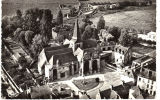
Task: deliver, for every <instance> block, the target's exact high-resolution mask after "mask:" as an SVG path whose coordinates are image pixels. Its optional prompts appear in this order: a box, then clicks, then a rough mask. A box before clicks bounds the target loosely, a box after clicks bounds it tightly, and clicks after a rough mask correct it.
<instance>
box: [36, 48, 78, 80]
mask: <svg viewBox="0 0 160 100" xmlns="http://www.w3.org/2000/svg"><path fill="white" fill-rule="evenodd" d="M68 46H69V45H64V46H57V47H48V48H44V49H43V50H42V52H41V53H40V55H39V57H38V72H39V74H41V75H43V74H44V75H45V77H46V78H48V79H49V80H50V81H53V80H55V79H61V78H67V77H68V76H71V75H74V74H77V73H78V71H79V64H78V61H77V58H76V57H75V56H74V55H73V51H72V49H71V48H67V47H68Z"/></svg>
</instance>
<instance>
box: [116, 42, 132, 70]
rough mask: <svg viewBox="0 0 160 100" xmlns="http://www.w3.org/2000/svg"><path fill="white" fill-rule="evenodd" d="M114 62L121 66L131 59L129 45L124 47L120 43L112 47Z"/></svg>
mask: <svg viewBox="0 0 160 100" xmlns="http://www.w3.org/2000/svg"><path fill="white" fill-rule="evenodd" d="M114 57H115V64H116V65H117V66H118V67H123V66H124V65H127V64H128V63H130V61H131V57H132V52H131V48H130V47H124V46H122V45H115V48H114Z"/></svg>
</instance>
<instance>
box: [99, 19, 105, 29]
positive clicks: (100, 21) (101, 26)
mask: <svg viewBox="0 0 160 100" xmlns="http://www.w3.org/2000/svg"><path fill="white" fill-rule="evenodd" d="M104 28H105V20H104V17H103V16H101V17H100V19H99V21H98V23H97V29H98V31H100V30H101V29H104Z"/></svg>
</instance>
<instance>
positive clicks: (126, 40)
mask: <svg viewBox="0 0 160 100" xmlns="http://www.w3.org/2000/svg"><path fill="white" fill-rule="evenodd" d="M119 43H120V44H121V45H123V46H132V44H133V38H132V37H131V36H130V35H129V34H128V32H127V30H126V29H122V30H121V36H120V37H119Z"/></svg>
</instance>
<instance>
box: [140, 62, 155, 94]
mask: <svg viewBox="0 0 160 100" xmlns="http://www.w3.org/2000/svg"><path fill="white" fill-rule="evenodd" d="M137 86H138V87H139V88H140V89H142V90H144V91H145V92H146V93H148V94H150V95H153V96H155V95H156V61H155V59H152V60H150V61H148V62H146V63H145V64H143V66H141V67H140V73H139V74H138V77H137Z"/></svg>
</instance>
